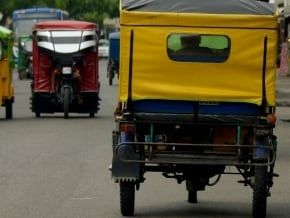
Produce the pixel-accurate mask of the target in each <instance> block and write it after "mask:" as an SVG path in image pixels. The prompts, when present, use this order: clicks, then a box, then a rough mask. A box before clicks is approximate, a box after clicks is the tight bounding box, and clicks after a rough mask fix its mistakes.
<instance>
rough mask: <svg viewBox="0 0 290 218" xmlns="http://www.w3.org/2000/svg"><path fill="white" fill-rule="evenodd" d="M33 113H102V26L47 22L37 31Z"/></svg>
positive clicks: (80, 22) (33, 35) (37, 26)
mask: <svg viewBox="0 0 290 218" xmlns="http://www.w3.org/2000/svg"><path fill="white" fill-rule="evenodd" d="M32 38H33V75H32V76H33V80H32V84H31V89H32V97H31V104H32V108H31V109H32V112H34V113H35V115H36V117H40V114H41V113H55V112H63V113H64V117H65V118H68V116H69V113H70V112H75V113H88V114H89V115H90V117H94V115H95V113H96V112H97V111H98V110H99V101H100V98H99V91H100V82H99V73H98V52H97V51H98V50H97V44H98V43H97V42H98V27H97V25H96V24H94V23H90V22H84V21H46V22H39V23H37V24H35V25H34V28H33V34H32Z"/></svg>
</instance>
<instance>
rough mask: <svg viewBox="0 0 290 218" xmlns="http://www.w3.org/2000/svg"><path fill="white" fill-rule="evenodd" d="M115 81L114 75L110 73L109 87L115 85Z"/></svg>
mask: <svg viewBox="0 0 290 218" xmlns="http://www.w3.org/2000/svg"><path fill="white" fill-rule="evenodd" d="M113 79H114V73H113V72H111V71H110V72H109V85H110V86H111V85H113Z"/></svg>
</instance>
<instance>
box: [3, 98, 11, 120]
mask: <svg viewBox="0 0 290 218" xmlns="http://www.w3.org/2000/svg"><path fill="white" fill-rule="evenodd" d="M12 104H13V102H12V101H10V100H9V101H7V102H6V103H5V117H6V119H7V120H11V119H12V118H13V107H12Z"/></svg>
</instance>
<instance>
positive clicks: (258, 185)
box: [252, 166, 268, 218]
mask: <svg viewBox="0 0 290 218" xmlns="http://www.w3.org/2000/svg"><path fill="white" fill-rule="evenodd" d="M267 196H268V188H267V166H256V167H255V181H254V186H253V210H252V215H253V218H265V217H266V213H267Z"/></svg>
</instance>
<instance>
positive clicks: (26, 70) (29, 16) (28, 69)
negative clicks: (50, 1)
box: [12, 7, 69, 79]
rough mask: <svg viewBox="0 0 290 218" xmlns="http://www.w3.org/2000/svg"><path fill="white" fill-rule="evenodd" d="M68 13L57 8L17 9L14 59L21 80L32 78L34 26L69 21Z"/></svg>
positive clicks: (14, 28) (14, 21) (15, 15)
mask: <svg viewBox="0 0 290 218" xmlns="http://www.w3.org/2000/svg"><path fill="white" fill-rule="evenodd" d="M68 18H69V14H68V12H67V11H64V10H61V9H56V8H46V7H44V8H42V7H40V8H38V7H34V8H26V9H17V10H14V11H13V13H12V21H13V31H14V42H15V45H14V46H15V48H14V51H15V52H14V58H15V62H16V63H17V70H18V75H19V79H25V78H32V76H33V75H32V39H31V34H32V26H33V25H34V24H35V23H37V22H42V21H49V20H67V19H68Z"/></svg>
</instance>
